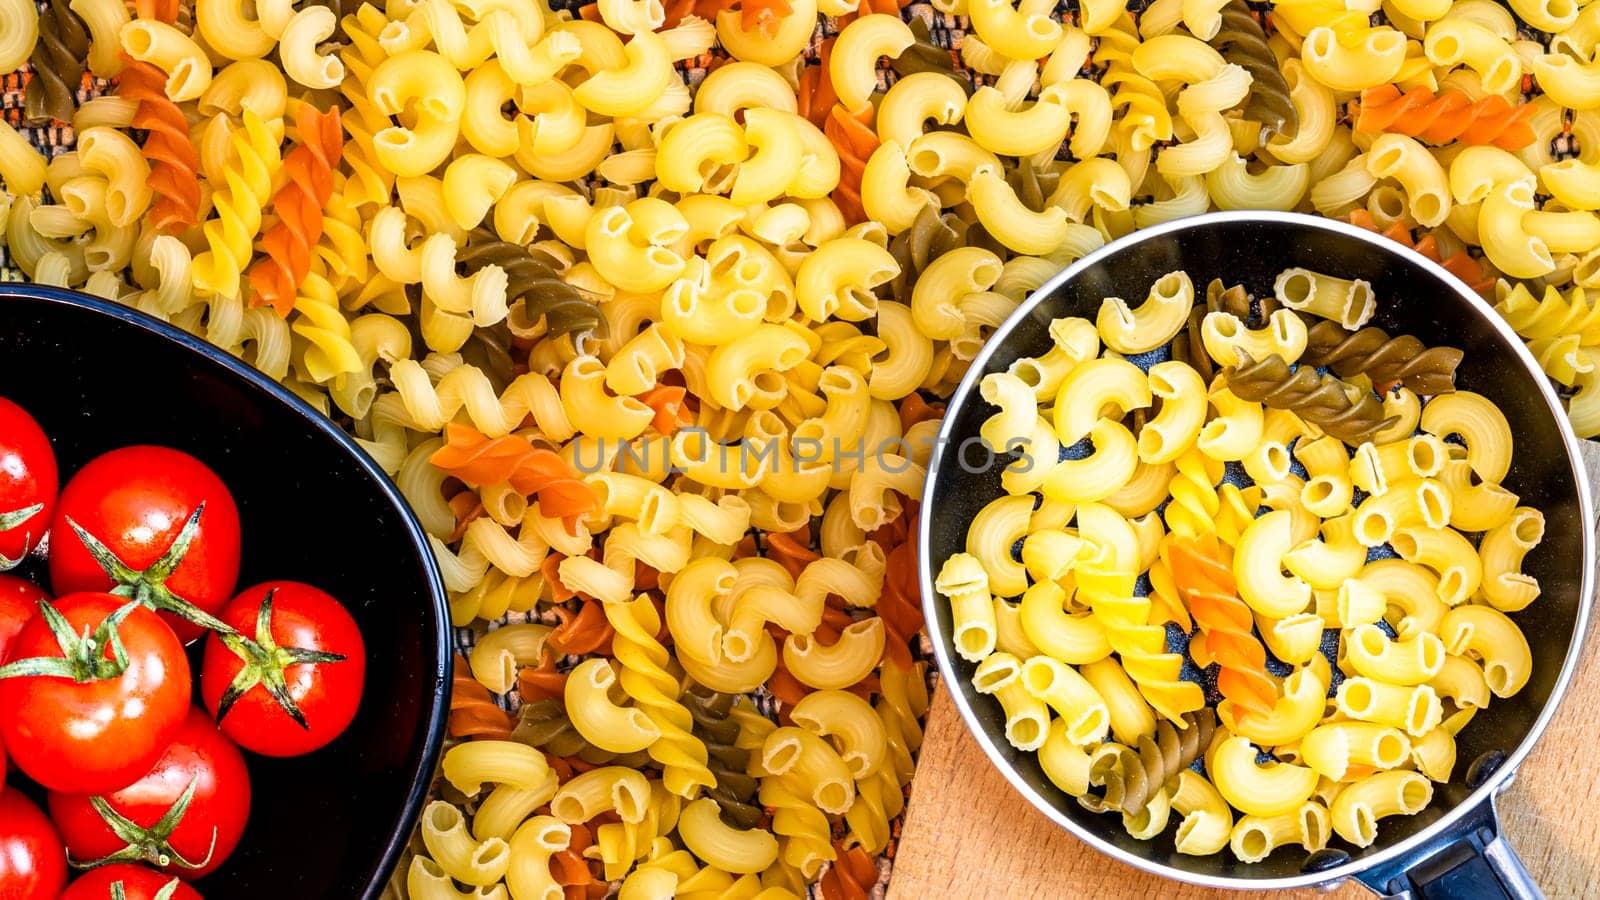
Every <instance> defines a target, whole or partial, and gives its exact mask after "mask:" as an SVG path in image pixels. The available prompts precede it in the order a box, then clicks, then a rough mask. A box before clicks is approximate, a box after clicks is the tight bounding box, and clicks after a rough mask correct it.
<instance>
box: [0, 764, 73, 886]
mask: <svg viewBox="0 0 1600 900" xmlns="http://www.w3.org/2000/svg"><path fill="white" fill-rule="evenodd" d="M66 883H67V855H66V853H65V852H64V851H63V850H62V849H61V839H60V838H58V837H56V830H55V827H54V826H52V825H51V824H50V820H49V819H47V818H45V815H44V813H43V812H41V811H40V810H39V807H37V806H34V805H33V801H32V800H29V799H28V798H27V797H24V796H22V792H21V791H19V790H17V789H16V788H8V787H0V900H55V897H56V895H57V894H60V893H61V888H62V887H64V886H66Z"/></svg>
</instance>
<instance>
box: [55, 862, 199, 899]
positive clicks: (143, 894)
mask: <svg viewBox="0 0 1600 900" xmlns="http://www.w3.org/2000/svg"><path fill="white" fill-rule="evenodd" d="M117 884H121V885H122V894H121V896H122V898H123V900H203V898H202V897H201V896H200V892H199V891H197V890H195V889H194V888H192V887H190V886H188V885H187V884H184V883H183V881H181V880H180V879H178V878H176V877H174V876H172V875H163V874H161V873H160V872H152V871H150V870H149V869H146V868H145V867H144V866H136V865H133V864H131V863H115V864H113V865H109V866H101V867H100V868H98V869H90V870H89V871H87V872H85V873H83V874H82V875H80V876H78V880H77V881H74V882H73V883H72V884H71V886H69V887H68V888H67V892H66V893H64V894H62V895H61V900H113V898H115V897H117V896H118V895H117V894H116V892H115V891H114V889H113V887H112V886H113V885H117ZM162 891H166V893H164V894H163V893H162Z"/></svg>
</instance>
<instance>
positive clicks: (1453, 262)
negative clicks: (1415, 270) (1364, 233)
mask: <svg viewBox="0 0 1600 900" xmlns="http://www.w3.org/2000/svg"><path fill="white" fill-rule="evenodd" d="M1347 218H1348V220H1349V222H1350V224H1352V225H1355V226H1357V227H1359V228H1365V229H1366V230H1368V231H1376V232H1377V233H1379V234H1381V235H1383V236H1384V237H1386V238H1388V239H1389V240H1391V241H1395V242H1396V243H1399V244H1402V245H1404V246H1406V247H1409V248H1411V249H1412V250H1415V251H1417V252H1418V253H1420V254H1422V255H1423V256H1426V257H1427V258H1429V259H1431V260H1433V261H1434V262H1436V263H1438V264H1439V265H1441V266H1443V267H1444V269H1445V271H1447V272H1449V273H1450V274H1452V275H1454V276H1456V277H1457V278H1459V279H1461V280H1462V281H1464V282H1466V283H1467V286H1468V287H1470V288H1472V289H1473V290H1474V291H1477V292H1478V293H1480V294H1482V295H1484V296H1486V297H1487V296H1490V295H1491V294H1492V293H1493V292H1494V283H1495V276H1494V274H1493V273H1491V272H1489V271H1486V270H1485V268H1484V265H1483V263H1482V262H1481V261H1479V260H1477V259H1475V258H1473V257H1472V256H1471V255H1470V254H1468V253H1466V252H1465V251H1459V252H1456V253H1453V254H1451V255H1450V256H1444V255H1443V254H1442V253H1441V251H1440V250H1439V243H1438V241H1436V240H1434V238H1433V235H1431V234H1429V235H1424V236H1423V238H1422V240H1420V241H1419V240H1414V239H1413V238H1412V237H1411V230H1410V229H1409V228H1406V227H1405V225H1404V224H1403V223H1400V222H1396V223H1394V224H1393V225H1390V226H1389V227H1388V228H1379V227H1378V223H1377V221H1376V220H1374V219H1373V218H1372V213H1370V212H1368V211H1367V210H1364V209H1356V210H1353V211H1351V213H1350V215H1349V216H1348V217H1347Z"/></svg>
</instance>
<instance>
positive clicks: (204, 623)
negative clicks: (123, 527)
mask: <svg viewBox="0 0 1600 900" xmlns="http://www.w3.org/2000/svg"><path fill="white" fill-rule="evenodd" d="M205 509H206V505H205V502H204V501H202V502H201V503H200V505H199V506H196V507H195V508H194V512H192V513H190V514H189V518H188V520H187V521H185V522H184V523H183V529H182V530H180V531H179V532H178V536H177V537H176V538H174V539H173V541H172V546H170V547H168V548H167V551H166V552H165V553H163V554H161V558H160V559H157V560H156V561H155V562H153V563H151V564H150V565H149V566H147V567H146V568H144V569H143V570H139V569H135V568H133V567H131V566H129V565H128V564H127V563H125V562H123V561H122V560H120V559H118V558H117V555H116V554H115V553H113V552H111V548H109V547H107V546H106V545H105V544H104V543H102V542H101V541H100V539H99V538H97V537H95V536H94V535H92V534H90V533H89V532H88V531H85V530H84V529H83V527H82V526H81V525H79V524H78V523H77V522H74V521H73V520H72V517H71V516H67V517H66V519H67V524H68V525H69V526H71V527H72V531H73V533H74V534H76V535H77V536H78V540H80V541H82V542H83V546H84V549H86V550H88V551H89V555H90V556H92V557H94V561H95V562H96V563H98V564H99V565H100V570H101V571H103V572H105V574H106V577H107V578H110V579H111V580H112V581H113V582H114V583H115V586H114V587H113V588H112V589H111V593H113V594H116V595H117V596H118V597H128V598H131V599H133V600H136V601H138V602H139V604H140V605H142V606H145V607H148V608H150V609H153V610H157V611H161V612H169V613H172V614H173V615H175V616H177V617H178V618H180V619H183V620H184V621H186V622H191V623H193V624H195V625H198V626H200V627H201V628H206V629H210V630H211V631H216V632H220V633H222V634H232V633H233V628H232V627H231V626H230V625H228V624H227V623H226V622H223V621H222V620H221V619H218V618H217V617H216V616H213V615H211V614H210V613H208V612H206V611H205V610H203V609H201V608H200V607H198V606H195V605H194V604H193V603H190V602H189V601H187V600H185V599H183V598H182V597H179V596H178V595H177V594H175V593H173V592H172V589H171V588H169V587H167V579H168V578H170V577H172V573H173V572H175V571H177V568H178V566H179V565H180V564H182V563H183V557H184V556H185V555H186V554H187V553H188V552H189V545H190V544H192V543H194V539H195V536H196V534H198V533H199V531H200V515H201V513H203V512H205Z"/></svg>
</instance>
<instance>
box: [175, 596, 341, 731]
mask: <svg viewBox="0 0 1600 900" xmlns="http://www.w3.org/2000/svg"><path fill="white" fill-rule="evenodd" d="M221 618H222V621H224V622H226V623H227V624H228V625H230V626H232V627H233V628H235V629H237V631H238V634H236V635H227V634H213V635H211V637H210V638H208V639H207V640H206V655H205V661H204V662H203V663H202V664H201V668H200V696H201V698H202V699H203V700H204V701H205V704H206V708H207V709H209V710H211V712H212V714H213V715H215V716H216V717H217V721H219V722H221V723H222V731H223V733H224V734H226V735H227V736H228V737H231V738H233V739H234V740H235V741H238V742H239V746H241V747H243V748H245V749H246V750H253V751H255V752H256V753H260V754H262V755H264V756H299V755H300V754H302V753H310V752H311V751H313V750H316V749H317V748H319V747H322V746H324V745H325V744H327V743H328V742H329V741H331V740H333V739H334V738H336V737H338V736H339V734H340V733H341V732H343V731H344V730H345V728H346V727H347V726H348V725H349V724H350V721H351V720H352V719H354V718H355V715H356V708H357V707H358V706H360V704H361V691H362V686H363V681H364V679H365V677H366V668H367V663H366V647H365V645H364V644H363V642H362V640H361V630H360V629H359V628H358V627H357V626H356V622H355V620H354V619H352V618H351V617H350V613H349V612H347V611H346V610H345V608H344V607H343V606H342V605H341V604H340V603H339V601H337V600H335V599H333V598H332V597H330V596H329V595H327V594H326V593H324V592H322V591H320V590H318V589H316V588H314V587H312V586H311V585H309V584H301V583H300V582H297V581H269V582H267V583H265V584H258V585H256V586H255V587H252V588H249V589H247V590H246V591H244V592H243V593H241V594H240V595H239V596H238V597H237V598H236V599H235V600H234V601H233V602H232V603H230V604H228V606H227V607H226V608H225V609H223V611H222V614H221Z"/></svg>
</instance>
